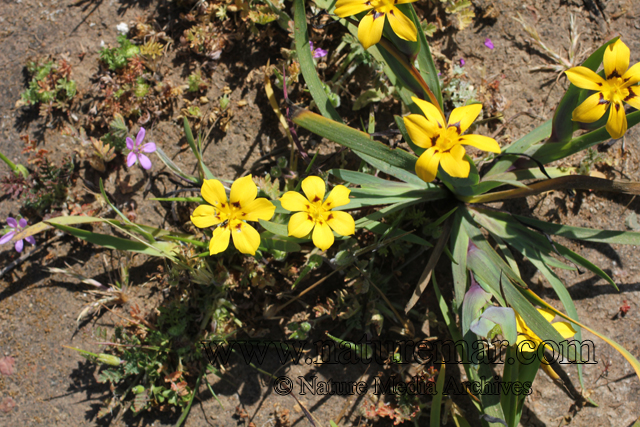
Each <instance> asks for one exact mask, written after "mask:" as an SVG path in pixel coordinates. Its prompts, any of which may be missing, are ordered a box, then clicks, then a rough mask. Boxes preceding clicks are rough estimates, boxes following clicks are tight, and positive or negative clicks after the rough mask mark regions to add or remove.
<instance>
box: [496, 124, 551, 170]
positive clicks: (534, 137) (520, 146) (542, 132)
mask: <svg viewBox="0 0 640 427" xmlns="http://www.w3.org/2000/svg"><path fill="white" fill-rule="evenodd" d="M551 123H552V121H551V120H547V121H546V122H544V123H543V124H542V125H540V126H538V127H537V128H535V129H534V130H532V131H531V132H529V133H528V134H526V135H525V136H523V137H522V138H520V139H519V140H517V141H515V142H513V143H512V144H511V145H509V146H508V147H505V148H503V149H502V152H503V153H514V154H518V153H524V152H526V151H527V150H528V149H529V148H530V147H531V146H532V145H533V144H535V143H537V142H540V141H542V140H544V139H547V138H549V136H550V135H551ZM512 165H513V159H510V158H504V159H500V160H498V161H497V162H496V164H495V165H493V167H492V168H491V169H490V170H489V172H487V173H486V174H485V175H484V178H485V179H486V178H488V177H490V176H493V175H497V174H499V173H504V172H506V170H507V169H509V168H510V167H511V166H512Z"/></svg>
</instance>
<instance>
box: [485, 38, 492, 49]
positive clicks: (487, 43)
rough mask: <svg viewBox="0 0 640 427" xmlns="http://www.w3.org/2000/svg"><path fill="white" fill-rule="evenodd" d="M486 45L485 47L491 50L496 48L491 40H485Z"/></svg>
mask: <svg viewBox="0 0 640 427" xmlns="http://www.w3.org/2000/svg"><path fill="white" fill-rule="evenodd" d="M484 45H485V46H486V47H488V48H489V49H493V48H494V46H493V42H492V41H491V39H485V40H484Z"/></svg>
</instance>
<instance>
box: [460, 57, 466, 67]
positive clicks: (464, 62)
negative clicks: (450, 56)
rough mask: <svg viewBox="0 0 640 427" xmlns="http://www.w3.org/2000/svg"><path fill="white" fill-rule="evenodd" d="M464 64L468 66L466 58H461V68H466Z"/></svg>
mask: <svg viewBox="0 0 640 427" xmlns="http://www.w3.org/2000/svg"><path fill="white" fill-rule="evenodd" d="M464 64H466V61H465V60H464V58H460V66H461V67H464Z"/></svg>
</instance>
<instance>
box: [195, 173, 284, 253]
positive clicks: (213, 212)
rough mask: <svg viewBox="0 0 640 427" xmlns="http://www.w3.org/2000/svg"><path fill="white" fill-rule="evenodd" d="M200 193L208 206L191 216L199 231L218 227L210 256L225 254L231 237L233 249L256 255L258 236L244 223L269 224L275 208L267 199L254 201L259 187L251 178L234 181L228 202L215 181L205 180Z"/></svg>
mask: <svg viewBox="0 0 640 427" xmlns="http://www.w3.org/2000/svg"><path fill="white" fill-rule="evenodd" d="M201 192H202V197H203V198H204V199H205V200H206V201H207V202H208V203H210V204H209V205H200V206H198V207H197V208H196V209H195V210H194V211H193V214H192V215H191V222H193V224H194V225H195V226H196V227H199V228H206V227H212V226H214V225H219V227H217V228H216V229H215V230H213V233H212V235H211V242H209V253H210V254H211V255H215V254H218V253H220V252H223V251H225V250H226V249H227V247H228V246H229V238H230V237H232V238H233V244H234V246H235V247H236V248H237V249H238V250H239V251H240V252H242V253H243V254H251V255H255V253H256V250H257V249H258V247H259V246H260V234H259V233H258V231H257V230H256V229H255V228H253V227H252V226H250V225H249V224H247V223H246V222H245V221H258V220H260V219H264V220H265V221H268V220H270V219H271V218H272V217H273V214H274V212H275V210H276V207H275V206H274V205H273V203H271V202H270V201H269V200H267V199H264V198H260V199H256V196H257V195H258V187H256V184H255V183H254V182H253V180H252V179H251V175H247V176H245V177H243V178H240V179H237V180H236V181H234V183H233V184H232V185H231V192H230V193H229V200H227V194H226V193H225V190H224V187H223V186H222V183H220V181H218V180H217V179H206V180H205V181H204V183H203V184H202V190H201Z"/></svg>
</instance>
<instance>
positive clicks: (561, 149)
mask: <svg viewBox="0 0 640 427" xmlns="http://www.w3.org/2000/svg"><path fill="white" fill-rule="evenodd" d="M638 123H640V111H634V112H632V113H629V114H627V126H628V127H629V128H631V127H633V126H635V125H637V124H638ZM608 139H611V135H609V132H608V131H607V129H606V128H604V127H601V128H600V129H597V130H594V131H591V132H589V133H586V134H584V135H580V136H579V137H577V138H574V139H572V140H570V141H568V142H564V143H563V142H559V143H548V144H539V145H535V146H533V147H531V148H530V149H529V150H527V152H526V153H525V154H529V155H530V156H532V157H534V158H535V159H537V160H538V161H540V162H541V163H543V164H547V163H551V162H553V161H556V160H560V159H563V158H565V157H568V156H570V155H572V154H575V153H578V152H580V151H582V150H586V149H587V148H589V147H593V146H594V145H596V144H598V143H600V142H603V141H606V140H608Z"/></svg>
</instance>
